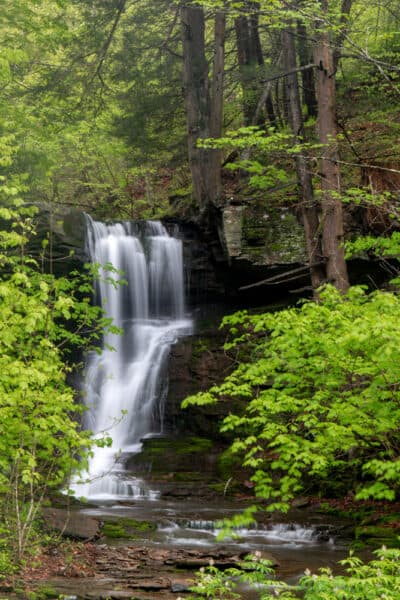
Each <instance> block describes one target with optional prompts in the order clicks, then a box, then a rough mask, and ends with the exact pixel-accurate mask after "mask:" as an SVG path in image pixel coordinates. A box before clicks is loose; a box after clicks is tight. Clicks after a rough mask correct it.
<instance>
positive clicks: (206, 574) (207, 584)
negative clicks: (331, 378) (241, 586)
mask: <svg viewBox="0 0 400 600" xmlns="http://www.w3.org/2000/svg"><path fill="white" fill-rule="evenodd" d="M375 554H376V558H375V559H374V560H372V561H370V562H369V563H366V564H364V563H363V562H362V561H361V560H360V559H359V558H357V557H355V556H353V555H352V554H350V556H349V557H348V558H347V559H345V560H343V561H341V564H342V565H343V567H345V568H346V573H347V574H346V575H333V574H332V571H331V570H330V569H321V570H320V572H319V574H311V572H310V571H309V570H307V571H306V574H305V576H304V577H302V579H301V580H300V582H299V584H298V585H297V586H295V587H293V586H288V585H287V584H285V583H283V582H280V581H276V580H275V579H274V578H273V576H272V570H271V568H270V564H269V563H268V561H265V560H263V559H261V558H260V556H257V554H256V555H255V556H249V557H247V559H246V561H245V562H244V563H243V564H242V565H241V569H228V570H227V571H224V572H221V571H219V570H218V569H216V568H215V567H214V566H210V567H208V568H207V569H204V570H203V571H202V572H200V573H199V575H198V583H197V584H196V585H195V586H194V587H193V588H192V590H193V591H194V592H196V595H195V596H191V600H200V599H201V598H208V599H210V600H233V599H236V598H240V594H238V593H237V592H236V590H237V587H238V583H239V582H245V583H247V584H250V585H255V584H261V585H262V589H263V591H262V592H261V594H260V598H261V600H272V599H273V598H277V597H278V598H282V599H284V600H296V599H297V598H299V595H300V597H301V598H304V600H338V599H340V600H380V599H382V598H384V599H385V600H398V599H399V598H400V567H399V560H400V550H395V549H387V548H385V547H383V548H381V549H380V550H377V551H376V552H375Z"/></svg>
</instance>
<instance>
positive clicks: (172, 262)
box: [71, 217, 191, 500]
mask: <svg viewBox="0 0 400 600" xmlns="http://www.w3.org/2000/svg"><path fill="white" fill-rule="evenodd" d="M87 222H88V234H87V246H88V252H89V255H90V258H91V260H92V262H93V263H97V264H99V265H100V278H99V281H98V283H97V301H98V302H99V303H100V304H101V306H102V308H103V309H104V311H105V314H106V315H107V316H108V317H110V318H112V320H113V324H114V325H116V326H118V327H119V328H120V329H121V332H122V334H121V335H119V334H114V333H106V334H105V335H104V339H103V347H102V352H101V354H97V353H96V352H93V353H92V354H91V355H90V356H88V358H87V366H86V376H85V384H84V396H85V403H86V405H87V408H88V410H87V413H86V421H85V426H86V428H87V429H90V430H91V431H93V433H94V436H95V437H97V438H99V439H101V438H102V436H103V435H104V434H105V433H109V435H110V436H111V438H112V440H113V443H112V446H111V447H97V448H95V449H94V455H93V457H92V458H91V460H90V464H89V470H88V473H87V478H86V481H84V482H82V483H77V482H74V483H73V484H72V486H71V488H72V489H73V490H74V492H75V494H76V496H78V497H79V496H81V497H85V498H88V499H89V500H107V499H118V498H126V497H129V498H138V497H145V498H147V499H149V500H151V499H154V498H155V497H157V491H154V490H151V489H149V488H148V487H147V486H146V484H145V483H144V482H143V481H142V480H140V479H137V478H133V477H132V476H129V475H128V474H127V473H126V471H125V469H124V462H125V460H126V457H127V456H132V454H135V453H138V452H140V449H141V440H142V439H143V438H145V437H148V436H152V435H157V434H160V433H161V432H162V428H163V407H164V400H165V396H166V393H167V377H166V365H167V358H168V354H169V350H170V347H171V345H172V344H173V343H174V342H176V340H177V339H178V338H179V337H180V336H182V335H186V334H188V333H190V331H191V321H190V320H189V319H188V318H185V302H184V277H183V259H182V243H181V241H180V240H179V239H177V238H175V237H172V236H170V235H169V234H168V232H167V230H166V229H165V227H164V226H163V225H162V224H161V223H160V222H157V221H155V222H146V223H141V224H133V223H116V224H113V225H105V224H104V223H100V222H98V221H93V220H92V219H91V218H90V217H87ZM110 265H111V266H112V269H113V270H112V271H110V270H108V266H110ZM121 280H123V281H122V282H121ZM118 281H119V283H116V282H118Z"/></svg>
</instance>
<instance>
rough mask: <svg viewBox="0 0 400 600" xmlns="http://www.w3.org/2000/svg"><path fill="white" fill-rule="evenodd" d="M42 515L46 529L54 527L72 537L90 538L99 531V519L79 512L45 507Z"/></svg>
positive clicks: (79, 538)
mask: <svg viewBox="0 0 400 600" xmlns="http://www.w3.org/2000/svg"><path fill="white" fill-rule="evenodd" d="M43 516H44V523H45V526H46V527H47V528H48V529H54V530H56V531H59V532H61V533H62V534H63V535H65V536H67V537H72V538H74V539H78V540H92V539H94V538H96V537H97V536H98V535H99V532H100V521H99V520H98V519H95V518H93V517H89V516H87V515H83V514H82V513H81V512H79V513H78V512H72V511H71V512H69V511H67V510H65V509H62V508H45V509H44V510H43Z"/></svg>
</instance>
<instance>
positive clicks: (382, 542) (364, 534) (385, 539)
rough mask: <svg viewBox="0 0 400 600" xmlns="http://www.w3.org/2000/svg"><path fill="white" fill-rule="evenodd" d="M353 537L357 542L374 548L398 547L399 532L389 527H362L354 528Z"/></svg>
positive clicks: (399, 541) (399, 543) (399, 542)
mask: <svg viewBox="0 0 400 600" xmlns="http://www.w3.org/2000/svg"><path fill="white" fill-rule="evenodd" d="M355 537H356V540H357V541H361V542H365V543H366V544H368V545H369V546H373V547H376V548H378V547H380V546H391V547H396V548H399V547H400V540H399V532H398V531H397V530H396V529H392V528H391V527H383V526H378V525H362V526H360V527H356V530H355Z"/></svg>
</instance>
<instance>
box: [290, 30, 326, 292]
mask: <svg viewBox="0 0 400 600" xmlns="http://www.w3.org/2000/svg"><path fill="white" fill-rule="evenodd" d="M282 49H283V67H284V69H285V71H286V72H291V71H294V69H295V68H296V66H297V62H296V48H295V42H294V31H293V29H292V28H291V27H290V25H289V26H288V28H287V29H285V30H284V31H283V32H282ZM284 81H285V85H286V101H287V114H288V120H289V125H290V128H291V130H292V132H293V143H294V145H301V144H302V142H303V141H304V123H303V115H302V111H301V101H300V90H299V81H298V75H297V73H292V74H291V75H288V76H286V77H285V79H284ZM295 160H296V171H297V180H298V190H299V199H300V207H301V216H302V220H303V226H304V235H305V240H306V248H307V255H308V260H309V264H310V276H311V284H312V287H313V290H314V294H316V292H315V290H317V289H318V288H319V287H320V286H321V285H322V284H323V283H324V282H325V281H326V274H325V268H324V264H323V257H322V246H321V238H320V233H319V218H318V208H317V205H316V202H315V199H314V192H313V185H312V180H311V170H310V164H309V163H310V161H309V159H308V157H307V156H306V153H305V150H302V151H301V152H300V153H297V154H296V155H295Z"/></svg>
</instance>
